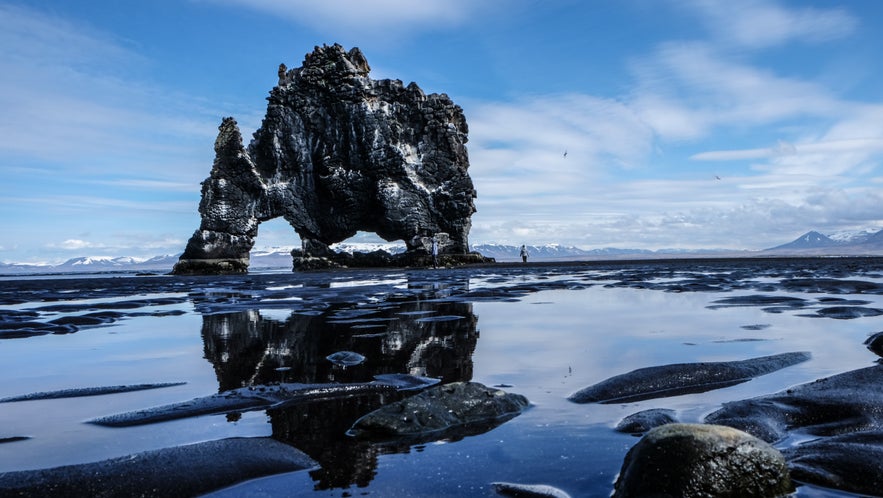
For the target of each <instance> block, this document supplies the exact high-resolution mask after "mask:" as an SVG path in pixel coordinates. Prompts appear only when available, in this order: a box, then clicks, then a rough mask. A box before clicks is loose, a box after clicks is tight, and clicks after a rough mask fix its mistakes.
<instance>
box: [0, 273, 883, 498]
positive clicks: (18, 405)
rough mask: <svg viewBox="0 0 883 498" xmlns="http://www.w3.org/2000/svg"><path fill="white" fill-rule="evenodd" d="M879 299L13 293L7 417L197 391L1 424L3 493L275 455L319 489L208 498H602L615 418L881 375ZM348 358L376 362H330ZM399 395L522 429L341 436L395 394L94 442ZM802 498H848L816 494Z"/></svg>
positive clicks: (674, 289)
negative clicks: (60, 481)
mask: <svg viewBox="0 0 883 498" xmlns="http://www.w3.org/2000/svg"><path fill="white" fill-rule="evenodd" d="M881 294H883V261H881V260H879V259H871V258H864V259H861V258H855V259H839V260H837V259H795V260H718V261H698V260H695V261H655V262H618V263H578V264H577V263H571V264H560V265H552V264H547V265H533V264H532V265H499V266H488V267H479V268H459V269H439V270H425V269H413V270H396V271H386V270H377V271H368V270H358V271H356V270H346V271H339V272H315V273H313V272H311V273H292V274H288V273H271V274H251V275H246V276H220V277H177V276H174V277H173V276H143V277H135V276H127V275H107V276H101V277H96V276H91V277H89V278H83V277H78V276H76V275H68V276H58V277H54V278H40V279H37V278H27V277H22V278H17V279H11V278H10V279H5V280H2V281H0V327H2V328H0V375H2V378H3V379H4V380H5V382H3V383H2V384H0V398H6V397H11V396H16V395H21V394H27V393H32V392H41V391H53V390H61V389H72V388H90V387H96V386H115V385H134V384H144V383H164V382H185V384H182V385H176V386H170V387H164V388H160V389H150V390H142V391H135V392H127V393H116V394H107V395H100V396H80V397H68V398H60V399H47V400H35V401H24V402H14V403H0V440H7V439H8V440H9V442H5V443H0V473H2V472H10V471H20V470H30V469H42V468H50V467H57V466H61V465H71V464H81V463H87V462H95V461H99V460H104V459H108V458H115V457H120V456H125V455H130V454H134V453H139V452H143V451H147V450H154V449H160V448H168V447H173V446H178V445H183V444H189V443H196V442H201V441H209V440H215V439H221V438H227V437H257V436H269V437H272V438H274V439H276V440H278V441H282V442H284V443H286V444H289V445H291V446H293V447H296V448H298V449H300V450H302V451H304V452H305V453H307V454H308V455H309V456H310V457H312V458H313V459H315V460H316V461H317V462H318V463H319V464H320V467H319V468H316V469H313V470H308V471H299V472H293V473H288V474H281V475H274V476H269V477H264V478H260V479H255V480H251V481H246V482H243V483H240V484H238V485H235V486H233V487H230V488H226V489H221V490H216V491H214V492H213V493H210V495H211V496H218V497H221V496H224V497H227V496H230V497H232V496H300V495H318V496H362V495H373V496H454V495H456V496H493V495H494V491H493V489H492V486H491V485H490V483H492V482H495V481H507V482H518V483H525V484H547V485H551V486H555V487H557V488H559V489H561V490H564V491H566V492H568V493H569V494H570V495H571V496H608V495H609V494H610V492H611V490H612V487H613V482H614V480H615V478H616V475H617V473H618V471H619V469H620V466H621V465H622V460H623V457H624V456H625V454H626V452H627V451H628V449H629V448H630V447H631V446H632V445H634V444H635V443H636V442H637V438H636V437H634V436H631V435H628V434H621V433H618V432H616V431H614V430H613V428H614V426H615V425H616V424H617V422H619V421H620V420H621V419H622V418H623V417H625V416H627V415H629V414H632V413H635V412H637V411H640V410H644V409H648V408H667V409H673V410H675V411H676V413H677V414H678V417H679V418H680V419H681V421H685V422H700V421H701V420H702V418H703V417H704V416H705V415H707V414H708V413H710V412H712V411H714V410H716V409H717V408H719V407H720V406H721V404H722V403H725V402H728V401H736V400H741V399H746V398H751V397H754V396H758V395H762V394H769V393H774V392H778V391H781V390H783V389H786V388H788V387H790V386H794V385H797V384H802V383H805V382H809V381H812V380H815V379H818V378H821V377H825V376H829V375H832V374H836V373H840V372H845V371H849V370H854V369H857V368H861V367H865V366H869V365H872V364H874V362H875V361H876V359H877V357H876V356H875V355H874V354H873V353H871V352H870V351H868V350H867V349H866V348H865V347H864V345H863V344H862V343H863V341H864V340H865V339H866V338H867V337H868V336H869V335H870V334H872V333H875V332H878V331H880V330H883V327H881V318H880V317H879V316H877V315H878V313H876V312H875V310H881V309H883V296H881ZM835 308H836V309H835ZM840 308H847V309H846V310H845V311H844V310H841V309H840ZM832 310H833V311H832ZM61 325H65V327H61ZM792 351H808V352H810V353H811V354H812V359H811V360H809V361H806V362H803V363H800V364H797V365H794V366H791V367H788V368H785V369H782V370H779V371H776V372H773V373H770V374H768V375H764V376H762V377H757V378H755V379H752V380H750V381H748V382H745V383H742V384H738V385H735V386H732V387H727V388H724V389H718V390H712V391H708V392H704V393H699V394H688V395H681V396H674V397H668V398H657V399H651V400H645V401H640V402H632V403H620V404H576V403H572V402H570V401H568V400H567V396H568V395H570V394H572V393H573V392H575V391H577V390H579V389H581V388H583V387H586V386H589V385H592V384H595V383H597V382H600V381H602V380H604V379H607V378H609V377H611V376H614V375H618V374H622V373H626V372H629V371H631V370H634V369H637V368H642V367H650V366H656V365H664V364H670V363H692V362H711V361H730V360H742V359H746V358H753V357H758V356H765V355H773V354H777V353H784V352H792ZM337 352H353V353H356V354H358V355H361V356H364V358H365V360H364V361H363V362H361V363H358V364H355V365H341V364H335V363H334V362H331V361H329V360H328V359H327V357H328V356H330V355H332V354H334V353H337ZM386 373H409V374H413V375H422V376H428V377H434V378H439V379H441V381H442V382H444V383H447V382H453V381H466V380H471V381H475V382H480V383H483V384H485V385H487V386H494V387H500V388H502V389H504V390H507V391H511V392H514V393H518V394H521V395H524V396H526V397H527V398H528V399H529V400H530V402H531V407H530V408H529V409H528V410H527V411H525V412H524V413H522V414H521V415H519V416H517V417H515V418H513V419H511V420H509V421H507V422H505V423H503V424H502V425H500V426H498V427H496V428H494V429H492V430H489V431H487V432H484V433H481V434H475V435H469V436H465V437H457V438H453V439H451V438H449V439H445V440H441V441H432V442H422V443H420V444H408V443H369V442H365V441H360V440H355V439H354V438H352V437H349V436H347V435H346V431H347V429H349V427H350V426H351V425H352V423H353V422H354V421H355V420H356V419H357V418H359V417H360V416H362V415H364V414H365V413H368V412H369V411H371V410H373V409H375V408H377V407H379V406H381V405H382V404H384V403H386V402H388V401H389V396H387V395H382V394H370V395H363V396H354V397H351V398H345V399H331V400H322V401H314V402H307V403H303V404H299V405H296V406H288V407H285V408H282V409H273V410H263V411H262V410H258V411H247V412H244V413H232V414H221V415H204V416H197V417H190V418H184V419H180V420H173V421H167V422H162V423H158V424H151V425H142V426H136V427H125V428H115V427H102V426H98V425H95V424H90V423H87V422H88V421H89V420H92V419H96V418H99V417H104V416H107V415H112V414H116V413H121V412H127V411H134V410H140V409H144V408H150V407H154V406H157V405H164V404H169V403H176V402H180V401H186V400H189V399H192V398H197V397H201V396H207V395H210V394H213V393H217V392H220V391H225V390H230V389H236V388H240V387H244V386H253V385H267V384H273V383H278V382H303V383H326V382H328V383H331V382H365V381H370V380H371V379H372V377H373V376H374V375H377V374H386ZM799 442H800V441H799V440H787V441H785V442H782V443H780V444H778V446H779V447H780V448H781V447H783V445H792V444H797V443H799ZM217 458H219V459H223V458H224V455H217ZM796 495H797V496H850V495H849V494H847V493H841V492H836V491H833V490H828V489H822V488H818V487H813V486H808V485H803V486H800V487H799V488H798V491H797V493H796Z"/></svg>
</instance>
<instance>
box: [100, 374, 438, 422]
mask: <svg viewBox="0 0 883 498" xmlns="http://www.w3.org/2000/svg"><path fill="white" fill-rule="evenodd" d="M374 379H375V380H373V381H371V382H354V383H346V384H344V383H340V384H338V383H328V384H300V383H281V384H276V385H258V386H250V387H241V388H238V389H231V390H229V391H223V392H220V393H218V394H213V395H211V396H204V397H202V398H194V399H191V400H189V401H182V402H180V403H172V404H170V405H163V406H156V407H153V408H147V409H144V410H136V411H133V412H125V413H118V414H115V415H108V416H106V417H99V418H96V419H92V420H89V423H91V424H95V425H103V426H106V427H131V426H135V425H144V424H154V423H157V422H165V421H168V420H177V419H181V418H188V417H197V416H200V415H213V414H220V413H234V412H246V411H252V410H265V409H271V408H283V407H285V406H288V405H292V404H297V403H305V402H308V401H317V400H327V399H335V398H348V397H352V396H359V395H362V394H371V393H383V392H388V391H411V390H417V389H423V388H425V387H428V386H432V385H435V384H437V383H438V382H439V381H438V379H431V378H428V377H418V376H416V375H408V374H380V375H375V376H374Z"/></svg>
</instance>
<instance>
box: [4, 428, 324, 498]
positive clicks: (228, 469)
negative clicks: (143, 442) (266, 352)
mask: <svg viewBox="0 0 883 498" xmlns="http://www.w3.org/2000/svg"><path fill="white" fill-rule="evenodd" d="M317 465H318V464H317V463H316V462H315V461H313V460H312V459H311V458H310V457H308V456H307V455H306V454H304V453H303V452H301V451H300V450H298V449H296V448H293V447H291V446H288V445H286V444H284V443H280V442H278V441H275V440H273V439H270V438H231V439H221V440H217V441H208V442H204V443H197V444H191V445H185V446H178V447H174V448H164V449H161V450H154V451H146V452H143V453H136V454H134V455H128V456H124V457H120V458H113V459H109V460H102V461H100V462H94V463H86V464H81V465H67V466H63V467H55V468H50V469H40V470H24V471H17V472H6V473H2V474H0V495H3V496H28V497H47V498H57V497H60V496H90V497H117V496H140V497H154V496H155V497H169V496H180V497H187V496H197V495H200V494H203V493H206V492H209V491H212V490H215V489H220V488H223V487H226V486H230V485H232V484H236V483H238V482H242V481H245V480H248V479H255V478H258V477H263V476H268V475H273V474H280V473H283V472H293V471H296V470H304V469H309V468H313V467H316V466H317Z"/></svg>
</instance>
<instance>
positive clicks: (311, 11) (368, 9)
mask: <svg viewBox="0 0 883 498" xmlns="http://www.w3.org/2000/svg"><path fill="white" fill-rule="evenodd" d="M210 1H214V2H216V3H224V4H230V5H239V6H243V7H248V8H251V9H254V10H258V11H261V12H265V13H267V14H271V15H274V16H277V17H280V18H283V19H289V20H292V21H294V22H297V23H298V24H301V25H304V26H308V27H310V28H313V29H316V30H321V31H324V32H335V31H336V32H339V33H347V34H348V35H355V36H369V35H370V36H373V37H381V38H389V37H393V38H394V37H396V36H397V35H400V34H403V33H411V32H416V31H431V30H435V29H439V28H447V27H451V26H456V25H459V24H462V23H465V22H467V21H471V20H473V19H475V18H476V17H478V13H480V12H483V11H486V10H487V9H488V8H489V7H490V5H491V4H493V3H497V2H475V1H473V0H420V1H418V2H415V1H412V0H372V1H370V2H365V1H359V0H323V1H320V2H316V1H313V0H210Z"/></svg>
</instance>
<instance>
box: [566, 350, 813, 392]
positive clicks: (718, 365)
mask: <svg viewBox="0 0 883 498" xmlns="http://www.w3.org/2000/svg"><path fill="white" fill-rule="evenodd" d="M810 357H811V355H810V354H809V353H805V352H797V353H782V354H777V355H771V356H762V357H759V358H751V359H748V360H741V361H722V362H707V363H675V364H672V365H662V366H658V367H647V368H639V369H637V370H633V371H631V372H628V373H625V374H622V375H617V376H614V377H610V378H609V379H607V380H604V381H602V382H599V383H597V384H595V385H592V386H589V387H586V388H584V389H581V390H579V391H577V392H575V393H573V394H571V395H570V396H569V397H568V398H567V399H569V400H570V401H573V402H575V403H628V402H632V401H643V400H647V399H654V398H664V397H669V396H679V395H682V394H694V393H703V392H706V391H711V390H713V389H720V388H723V387H729V386H734V385H736V384H741V383H742V382H747V381H749V380H751V379H753V378H754V377H758V376H761V375H766V374H768V373H771V372H775V371H776V370H780V369H782V368H785V367H790V366H791V365H796V364H798V363H801V362H804V361H806V360H808V359H810Z"/></svg>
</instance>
